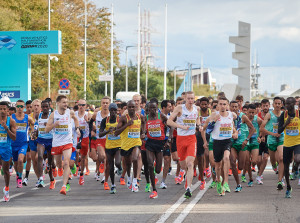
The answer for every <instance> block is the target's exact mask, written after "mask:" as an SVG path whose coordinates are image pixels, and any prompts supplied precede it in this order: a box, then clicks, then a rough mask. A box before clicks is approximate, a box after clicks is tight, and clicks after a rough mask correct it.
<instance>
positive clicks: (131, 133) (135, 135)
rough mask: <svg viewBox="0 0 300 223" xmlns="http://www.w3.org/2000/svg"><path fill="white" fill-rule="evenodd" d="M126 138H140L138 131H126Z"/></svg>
mask: <svg viewBox="0 0 300 223" xmlns="http://www.w3.org/2000/svg"><path fill="white" fill-rule="evenodd" d="M128 138H131V139H138V138H140V129H128Z"/></svg>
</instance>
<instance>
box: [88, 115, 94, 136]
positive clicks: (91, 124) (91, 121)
mask: <svg viewBox="0 0 300 223" xmlns="http://www.w3.org/2000/svg"><path fill="white" fill-rule="evenodd" d="M94 121H95V119H92V118H91V120H90V122H89V129H90V133H91V132H92V130H93V123H94Z"/></svg>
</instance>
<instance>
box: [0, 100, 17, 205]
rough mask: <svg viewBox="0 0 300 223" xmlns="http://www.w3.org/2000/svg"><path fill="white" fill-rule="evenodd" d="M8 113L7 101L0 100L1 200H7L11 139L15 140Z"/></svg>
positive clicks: (14, 132)
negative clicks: (3, 181) (3, 183)
mask: <svg viewBox="0 0 300 223" xmlns="http://www.w3.org/2000/svg"><path fill="white" fill-rule="evenodd" d="M7 114H8V103H7V102H6V101H1V102H0V158H1V160H2V169H3V172H4V180H5V187H4V188H3V193H4V196H3V200H4V201H5V202H8V201H9V199H10V198H9V180H10V174H9V163H10V159H11V157H12V149H11V140H16V128H17V126H16V122H15V121H14V120H13V119H12V118H11V117H9V116H7Z"/></svg>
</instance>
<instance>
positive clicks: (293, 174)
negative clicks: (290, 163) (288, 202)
mask: <svg viewBox="0 0 300 223" xmlns="http://www.w3.org/2000/svg"><path fill="white" fill-rule="evenodd" d="M295 179H296V177H295V172H292V173H290V180H295Z"/></svg>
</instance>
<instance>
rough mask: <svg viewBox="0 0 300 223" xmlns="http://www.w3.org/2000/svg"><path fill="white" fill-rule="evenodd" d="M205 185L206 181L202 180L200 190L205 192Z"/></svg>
mask: <svg viewBox="0 0 300 223" xmlns="http://www.w3.org/2000/svg"><path fill="white" fill-rule="evenodd" d="M205 184H206V182H205V180H202V181H201V182H200V187H199V189H200V190H204V189H205Z"/></svg>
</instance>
